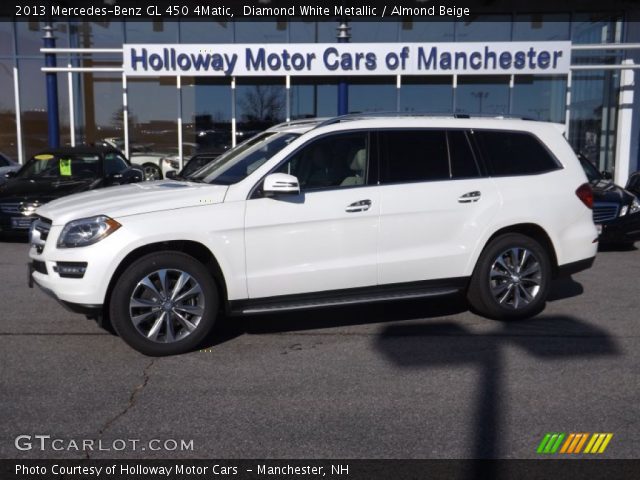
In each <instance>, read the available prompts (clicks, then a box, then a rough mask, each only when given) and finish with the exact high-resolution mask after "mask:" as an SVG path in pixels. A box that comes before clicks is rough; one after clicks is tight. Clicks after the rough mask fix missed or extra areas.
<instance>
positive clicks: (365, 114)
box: [314, 111, 535, 128]
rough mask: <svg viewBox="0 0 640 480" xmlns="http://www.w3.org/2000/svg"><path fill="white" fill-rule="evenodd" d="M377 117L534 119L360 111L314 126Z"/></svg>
mask: <svg viewBox="0 0 640 480" xmlns="http://www.w3.org/2000/svg"><path fill="white" fill-rule="evenodd" d="M379 117H434V118H442V117H444V118H495V119H503V118H504V119H513V120H535V119H533V118H525V117H521V116H518V115H509V114H504V115H503V114H497V115H496V114H489V113H485V114H482V113H480V114H476V113H474V114H467V113H453V112H451V113H442V112H435V113H434V112H393V111H390V112H361V113H347V114H346V115H339V116H337V117H332V118H329V119H327V120H325V121H323V122H320V123H318V125H316V126H315V127H314V128H320V127H325V126H327V125H333V124H335V123H340V122H344V121H349V120H366V119H371V118H379Z"/></svg>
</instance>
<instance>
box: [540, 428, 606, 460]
mask: <svg viewBox="0 0 640 480" xmlns="http://www.w3.org/2000/svg"><path fill="white" fill-rule="evenodd" d="M612 438H613V433H594V434H590V433H569V434H565V433H556V432H549V433H547V434H545V436H544V437H543V438H542V441H540V444H539V445H538V448H537V450H536V451H537V453H541V454H547V455H548V454H554V453H563V454H569V455H571V454H574V455H576V454H579V453H590V454H600V453H603V452H604V451H605V450H606V449H607V447H608V446H609V442H611V439H612ZM585 444H586V447H585V448H584V450H583V449H582V447H584V446H585Z"/></svg>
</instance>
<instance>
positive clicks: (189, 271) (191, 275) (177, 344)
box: [109, 251, 220, 357]
mask: <svg viewBox="0 0 640 480" xmlns="http://www.w3.org/2000/svg"><path fill="white" fill-rule="evenodd" d="M163 278H164V279H165V281H164V285H165V288H164V289H163V288H162V285H163V283H162V279H163ZM176 288H177V291H176V290H175V289H176ZM219 304H220V301H219V297H218V290H217V288H216V284H215V281H214V280H213V278H212V276H211V274H210V273H209V272H208V271H207V269H206V268H205V267H204V265H202V264H201V263H200V262H198V261H197V260H196V259H194V258H193V257H191V256H189V255H186V254H184V253H180V252H173V251H164V252H157V253H152V254H149V255H146V256H144V257H142V258H140V259H139V260H137V261H135V262H134V263H132V264H131V265H130V266H129V267H128V268H127V269H126V270H125V271H124V273H123V274H122V276H121V277H120V278H119V279H118V281H117V283H116V286H115V288H114V289H113V292H112V295H111V302H110V304H109V313H110V316H111V317H110V318H111V323H112V325H113V327H114V329H115V330H116V332H117V333H118V335H120V337H122V339H123V340H124V341H125V342H126V343H127V344H129V346H131V347H133V348H134V349H136V350H138V351H139V352H141V353H143V354H145V355H149V356H153V357H160V356H166V355H177V354H180V353H185V352H189V351H191V350H193V349H195V348H196V347H197V346H198V345H199V344H200V343H201V342H202V341H203V339H204V338H205V337H206V336H207V334H209V332H211V330H212V329H213V326H214V324H215V321H216V317H217V314H218V307H219Z"/></svg>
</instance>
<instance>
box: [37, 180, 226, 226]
mask: <svg viewBox="0 0 640 480" xmlns="http://www.w3.org/2000/svg"><path fill="white" fill-rule="evenodd" d="M227 189H228V187H227V186H226V185H209V184H205V183H191V182H177V181H173V180H160V181H157V182H143V183H134V184H131V185H121V186H117V187H108V188H102V189H99V190H91V191H89V192H85V193H80V194H77V195H70V196H68V197H64V198H61V199H59V200H54V201H53V202H50V203H48V204H46V205H44V206H42V207H40V208H39V209H38V210H36V213H37V214H38V215H41V216H43V217H46V218H49V219H51V220H52V221H53V224H54V225H64V224H65V223H67V222H70V221H71V220H76V219H79V218H87V217H92V216H95V215H107V216H109V217H111V218H115V219H118V218H121V217H127V216H130V215H139V214H142V213H151V212H159V211H163V210H175V209H179V208H187V207H197V206H203V205H205V204H212V203H220V202H222V201H223V200H224V196H225V194H226V192H227Z"/></svg>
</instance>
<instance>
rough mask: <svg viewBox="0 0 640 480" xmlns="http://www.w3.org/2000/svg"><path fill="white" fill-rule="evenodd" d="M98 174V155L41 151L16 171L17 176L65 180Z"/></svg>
mask: <svg viewBox="0 0 640 480" xmlns="http://www.w3.org/2000/svg"><path fill="white" fill-rule="evenodd" d="M99 175H100V156H99V155H96V154H70V155H61V156H58V155H54V154H50V153H41V154H38V155H36V156H34V157H32V158H31V159H30V160H29V161H28V162H27V163H26V164H25V166H24V167H23V168H22V169H21V170H20V171H19V172H18V174H17V175H16V177H18V178H29V179H31V178H38V179H47V180H53V179H58V180H67V179H69V180H70V179H78V178H96V177H98V176H99Z"/></svg>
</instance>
